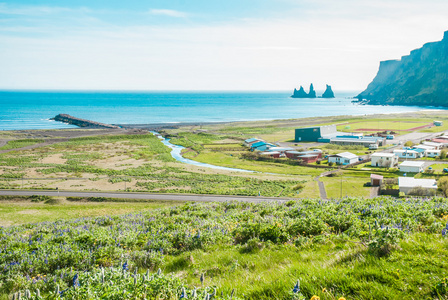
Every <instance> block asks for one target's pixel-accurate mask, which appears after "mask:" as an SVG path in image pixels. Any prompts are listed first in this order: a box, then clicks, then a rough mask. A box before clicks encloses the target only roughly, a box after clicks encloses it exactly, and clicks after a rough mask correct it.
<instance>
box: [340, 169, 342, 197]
mask: <svg viewBox="0 0 448 300" xmlns="http://www.w3.org/2000/svg"><path fill="white" fill-rule="evenodd" d="M340 198H341V199H342V174H341V196H340Z"/></svg>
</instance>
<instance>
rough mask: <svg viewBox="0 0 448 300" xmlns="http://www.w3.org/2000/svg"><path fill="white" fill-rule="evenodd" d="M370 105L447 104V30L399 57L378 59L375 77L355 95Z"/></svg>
mask: <svg viewBox="0 0 448 300" xmlns="http://www.w3.org/2000/svg"><path fill="white" fill-rule="evenodd" d="M356 97H357V98H358V99H366V100H368V101H369V103H370V104H390V105H420V106H423V105H425V106H426V105H428V106H429V105H432V106H448V31H446V32H445V34H444V37H443V40H442V41H439V42H431V43H427V44H425V45H423V47H422V48H420V49H416V50H413V51H411V53H410V55H407V56H403V57H402V58H401V60H387V61H382V62H380V67H379V70H378V73H377V75H376V77H375V78H374V79H373V81H372V82H371V83H370V84H369V85H368V86H367V89H366V90H365V91H363V92H362V93H360V94H359V95H358V96H356Z"/></svg>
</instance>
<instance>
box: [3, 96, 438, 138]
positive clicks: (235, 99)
mask: <svg viewBox="0 0 448 300" xmlns="http://www.w3.org/2000/svg"><path fill="white" fill-rule="evenodd" d="M290 94H291V93H290V92H53V91H51V92H37V91H28V92H18V91H0V108H1V109H0V130H18V129H54V128H73V127H75V126H72V125H68V124H63V123H59V122H55V121H51V120H50V118H53V117H54V116H56V115H57V114H60V113H64V114H69V115H72V116H74V117H78V118H81V119H88V120H93V121H97V122H102V123H109V124H156V123H180V122H193V123H194V122H229V121H249V120H273V119H293V118H294V119H295V118H306V117H318V116H336V115H364V114H375V113H394V112H407V111H418V110H423V109H436V108H434V107H421V106H379V105H357V104H353V103H351V101H352V100H353V99H352V98H351V97H353V96H354V95H356V94H357V92H356V91H354V92H335V94H336V96H337V98H333V99H322V98H315V99H294V98H290Z"/></svg>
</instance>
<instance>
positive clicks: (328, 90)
mask: <svg viewBox="0 0 448 300" xmlns="http://www.w3.org/2000/svg"><path fill="white" fill-rule="evenodd" d="M291 97H292V98H316V97H317V96H316V91H315V90H314V86H313V84H311V85H310V92H309V93H307V92H305V90H304V89H303V86H300V89H298V90H297V89H294V93H293V94H292V95H291ZM322 98H334V93H333V91H332V90H331V86H330V85H328V84H327V88H326V90H325V92H324V93H323V94H322Z"/></svg>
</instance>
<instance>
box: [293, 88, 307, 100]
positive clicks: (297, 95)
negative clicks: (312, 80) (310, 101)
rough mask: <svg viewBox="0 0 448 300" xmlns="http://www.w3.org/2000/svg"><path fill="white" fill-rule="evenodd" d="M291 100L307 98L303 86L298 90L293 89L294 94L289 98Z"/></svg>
mask: <svg viewBox="0 0 448 300" xmlns="http://www.w3.org/2000/svg"><path fill="white" fill-rule="evenodd" d="M291 97H292V98H308V94H307V93H306V92H305V90H304V89H303V86H300V89H299V90H296V89H294V94H292V96H291Z"/></svg>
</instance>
